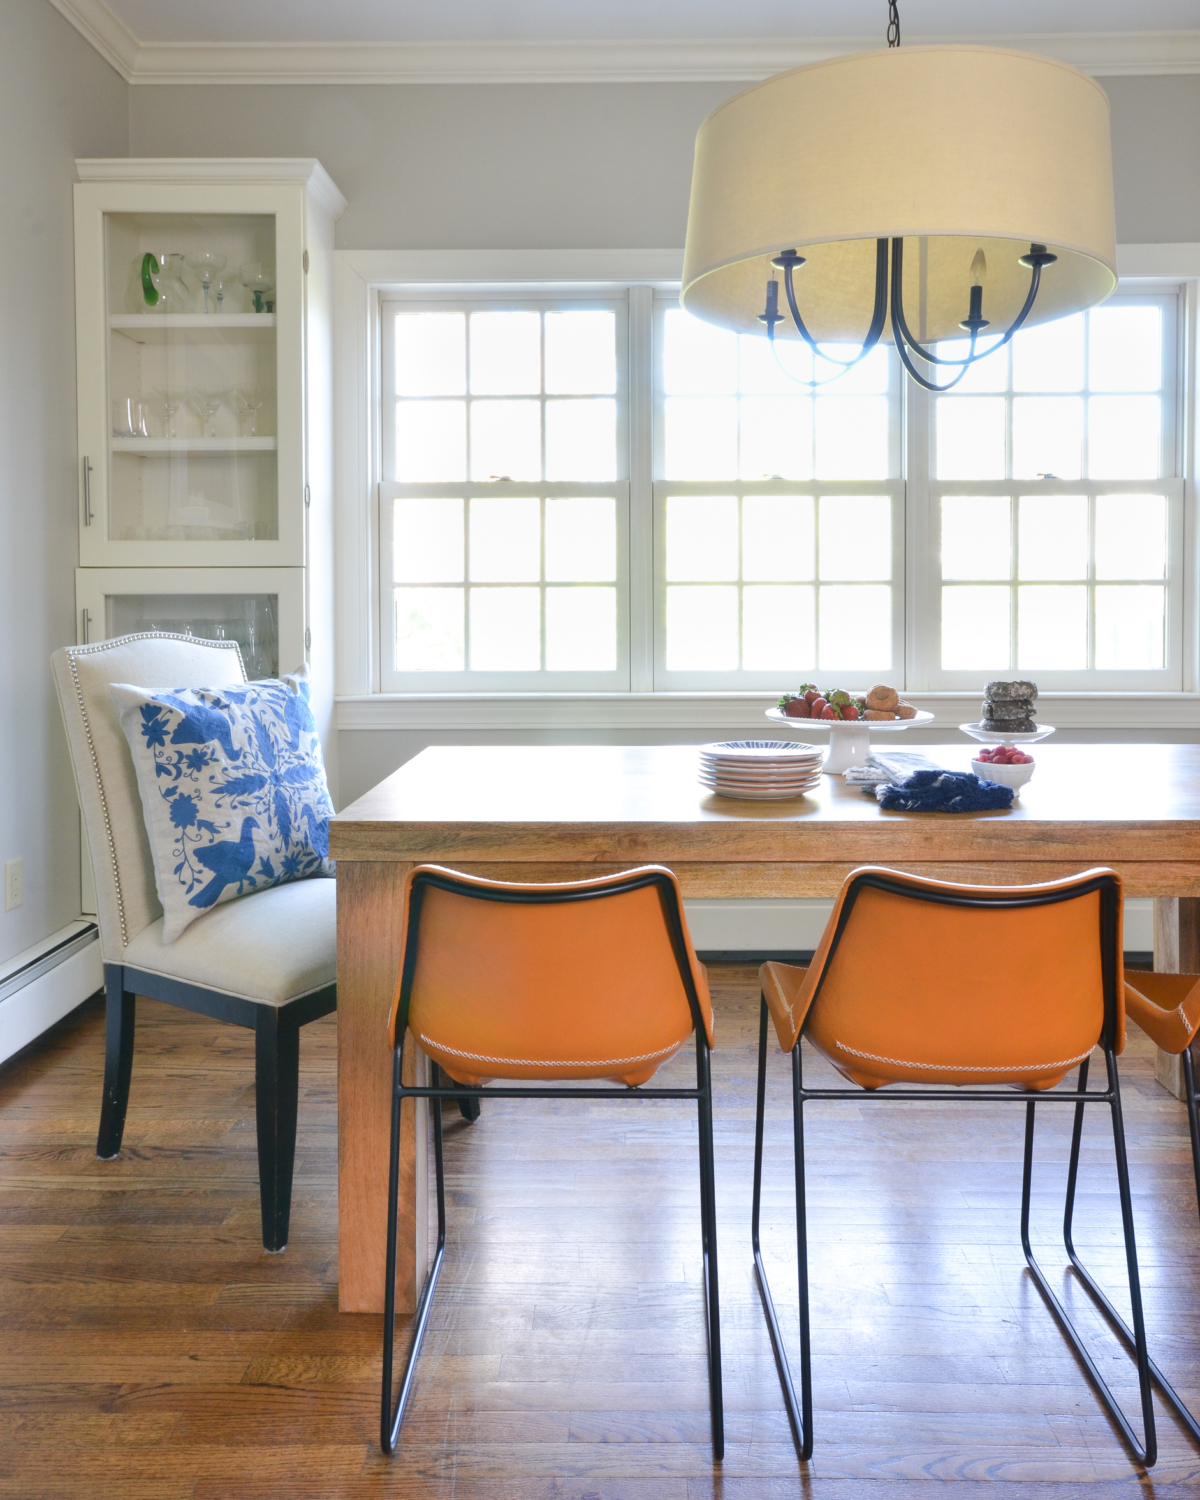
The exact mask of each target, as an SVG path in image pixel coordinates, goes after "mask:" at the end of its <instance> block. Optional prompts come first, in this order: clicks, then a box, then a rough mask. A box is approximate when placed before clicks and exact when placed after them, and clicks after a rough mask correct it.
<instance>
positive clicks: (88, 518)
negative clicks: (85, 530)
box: [83, 454, 92, 526]
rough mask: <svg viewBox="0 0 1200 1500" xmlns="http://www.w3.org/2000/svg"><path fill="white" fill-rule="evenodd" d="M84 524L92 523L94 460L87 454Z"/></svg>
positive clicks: (84, 465) (84, 484)
mask: <svg viewBox="0 0 1200 1500" xmlns="http://www.w3.org/2000/svg"><path fill="white" fill-rule="evenodd" d="M83 524H84V525H85V526H90V525H91V524H92V461H91V459H90V458H88V457H87V455H86V454H85V455H84V459H83Z"/></svg>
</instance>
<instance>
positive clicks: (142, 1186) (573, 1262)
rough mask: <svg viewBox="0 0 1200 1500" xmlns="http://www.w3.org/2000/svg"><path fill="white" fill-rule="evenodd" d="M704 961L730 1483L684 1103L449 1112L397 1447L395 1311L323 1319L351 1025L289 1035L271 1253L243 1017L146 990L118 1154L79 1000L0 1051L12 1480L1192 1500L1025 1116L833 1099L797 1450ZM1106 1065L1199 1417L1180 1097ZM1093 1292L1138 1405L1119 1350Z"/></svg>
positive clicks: (1089, 1140)
mask: <svg viewBox="0 0 1200 1500" xmlns="http://www.w3.org/2000/svg"><path fill="white" fill-rule="evenodd" d="M712 976H713V980H714V990H715V999H716V1008H717V1050H716V1052H715V1053H714V1083H715V1088H716V1134H717V1191H718V1200H719V1210H720V1225H721V1227H720V1235H721V1238H720V1244H719V1249H720V1271H721V1299H722V1333H723V1338H724V1344H725V1400H726V1408H727V1443H728V1446H727V1451H726V1459H725V1462H724V1464H723V1465H722V1466H721V1470H720V1472H719V1473H717V1472H714V1467H713V1464H712V1459H711V1451H710V1448H709V1445H708V1395H707V1388H706V1383H705V1361H704V1331H703V1319H702V1300H701V1292H700V1279H699V1278H700V1256H699V1244H700V1231H699V1210H698V1191H697V1169H696V1148H695V1138H696V1137H695V1115H694V1110H693V1109H692V1108H691V1107H690V1106H688V1105H676V1104H667V1103H649V1102H642V1103H638V1102H635V1101H624V1100H622V1101H620V1102H614V1103H612V1104H609V1103H607V1102H598V1103H593V1104H588V1103H582V1104H579V1105H571V1104H550V1105H545V1106H540V1105H536V1104H525V1103H501V1102H489V1103H486V1104H485V1105H484V1112H483V1117H482V1119H481V1120H480V1121H479V1123H478V1124H477V1125H475V1126H466V1125H463V1124H461V1123H459V1122H457V1120H456V1121H455V1123H454V1124H452V1125H451V1126H450V1128H449V1131H448V1147H447V1162H448V1174H449V1183H450V1204H451V1208H450V1240H451V1246H450V1250H449V1252H448V1258H447V1266H446V1270H445V1272H444V1274H443V1278H442V1286H441V1290H440V1292H439V1301H438V1303H437V1305H436V1307H435V1310H434V1313H433V1323H432V1326H431V1329H430V1332H429V1334H428V1336H427V1340H426V1352H425V1356H424V1358H423V1360H422V1363H421V1366H420V1370H419V1374H418V1387H417V1391H416V1394H415V1397H414V1400H413V1405H412V1408H411V1411H410V1415H409V1416H408V1418H407V1421H406V1423H405V1427H404V1430H403V1433H402V1436H401V1446H400V1449H399V1451H398V1452H397V1453H396V1455H395V1456H394V1457H393V1458H392V1459H390V1460H389V1459H385V1458H384V1457H383V1456H382V1455H381V1453H380V1451H379V1447H378V1400H379V1396H378V1371H379V1357H380V1356H379V1340H380V1320H379V1319H378V1318H377V1317H373V1316H361V1315H339V1313H338V1312H337V1296H336V1276H337V1265H336V1219H335V1215H336V1200H337V1192H336V1159H337V1158H336V1151H337V1143H336V1137H335V1097H334V1081H335V1047H336V1025H337V1022H336V1017H333V1016H331V1017H329V1018H327V1019H326V1020H323V1021H318V1022H316V1023H315V1024H313V1025H311V1026H308V1027H306V1028H305V1030H304V1032H303V1035H302V1038H301V1102H300V1138H299V1143H298V1148H297V1157H296V1186H295V1200H294V1206H293V1210H292V1229H291V1243H290V1244H289V1246H288V1249H287V1251H286V1253H285V1254H283V1255H281V1256H269V1255H266V1254H264V1253H263V1251H262V1248H261V1245H260V1243H259V1221H258V1198H257V1194H258V1187H257V1174H256V1165H255V1136H254V1094H253V1060H254V1039H253V1036H252V1034H251V1033H249V1032H245V1031H240V1030H238V1029H236V1028H233V1027H226V1026H219V1025H217V1024H216V1023H213V1022H209V1021H207V1020H205V1019H203V1018H202V1017H198V1016H193V1015H189V1014H186V1013H184V1012H181V1011H174V1010H170V1009H169V1008H168V1007H166V1006H162V1005H157V1004H155V1003H153V1002H149V1001H142V1002H139V1015H138V1036H137V1051H136V1055H135V1062H134V1073H133V1088H132V1094H131V1100H130V1107H129V1117H128V1125H127V1129H126V1135H125V1145H124V1149H123V1151H122V1154H121V1157H120V1159H119V1160H118V1161H115V1162H99V1161H97V1160H96V1158H95V1156H94V1145H95V1132H96V1122H97V1118H98V1112H99V1101H100V1080H101V1070H102V1061H103V1011H102V1007H101V1006H100V1005H99V1004H98V1003H96V1002H93V1003H90V1004H89V1005H88V1006H86V1007H85V1008H84V1009H83V1010H81V1011H80V1012H77V1013H76V1014H75V1015H74V1016H72V1017H70V1018H68V1020H67V1021H65V1022H64V1023H62V1024H61V1025H60V1026H59V1027H57V1028H56V1029H55V1030H54V1031H53V1032H52V1033H50V1034H49V1035H48V1036H47V1037H45V1038H43V1039H42V1041H41V1042H40V1043H38V1044H37V1045H35V1047H33V1048H32V1049H30V1050H29V1051H27V1052H26V1053H24V1054H23V1055H22V1056H20V1057H19V1058H17V1059H15V1060H14V1061H13V1062H12V1063H11V1064H10V1065H8V1066H7V1067H6V1068H5V1069H3V1070H0V1495H2V1496H5V1497H8V1496H14V1497H20V1500H39V1497H54V1500H59V1497H62V1500H91V1497H92V1496H97V1497H99V1496H106V1497H114V1500H150V1497H154V1500H159V1497H163V1500H185V1497H186V1500H217V1497H222V1500H227V1497H237V1500H259V1497H261V1500H267V1497H271V1500H283V1497H288V1500H293V1497H321V1500H326V1497H341V1496H346V1497H354V1500H358V1497H368V1496H385V1495H386V1496H397V1497H406V1500H416V1497H420V1500H443V1497H446V1500H448V1497H454V1500H781V1497H785V1496H786V1497H789V1500H791V1497H800V1496H803V1497H815V1500H851V1497H858V1496H866V1497H876V1496H878V1497H880V1500H891V1497H893V1496H895V1497H900V1500H903V1497H908V1496H911V1497H913V1500H924V1497H926V1496H930V1497H932V1496H937V1497H938V1500H943V1497H944V1500H961V1497H965V1496H967V1495H968V1494H970V1495H972V1496H975V1495H978V1493H979V1486H980V1484H981V1483H986V1482H989V1481H990V1482H992V1483H994V1484H996V1485H998V1486H1001V1487H1002V1488H1003V1489H1004V1492H1005V1494H1006V1496H1011V1497H1013V1500H1035V1497H1037V1500H1045V1497H1048V1496H1053V1497H1055V1500H1065V1497H1067V1496H1076V1495H1081V1494H1086V1495H1087V1496H1089V1497H1095V1500H1118V1497H1119V1500H1126V1497H1131V1496H1133V1495H1144V1496H1147V1497H1157V1500H1176V1497H1182V1496H1184V1495H1187V1496H1188V1497H1189V1500H1190V1497H1193V1496H1194V1495H1195V1494H1196V1492H1197V1488H1196V1487H1197V1485H1200V1454H1197V1452H1196V1450H1195V1449H1194V1447H1193V1446H1192V1444H1191V1443H1190V1442H1189V1441H1188V1439H1187V1438H1186V1436H1185V1435H1184V1434H1183V1433H1182V1432H1181V1430H1180V1429H1179V1428H1178V1426H1177V1425H1176V1424H1175V1423H1174V1422H1173V1421H1172V1419H1171V1418H1170V1417H1169V1415H1167V1414H1166V1412H1165V1411H1163V1409H1162V1408H1161V1407H1160V1408H1159V1413H1160V1427H1159V1433H1160V1447H1161V1453H1162V1456H1161V1459H1160V1462H1159V1465H1158V1467H1157V1468H1156V1469H1155V1470H1154V1471H1153V1479H1152V1482H1151V1481H1147V1480H1139V1478H1138V1476H1137V1474H1136V1472H1135V1471H1134V1469H1133V1468H1132V1466H1131V1464H1130V1462H1129V1460H1128V1458H1127V1457H1126V1455H1125V1452H1124V1450H1123V1448H1122V1447H1121V1445H1120V1442H1119V1440H1118V1438H1117V1436H1116V1434H1115V1432H1114V1430H1113V1428H1112V1426H1111V1424H1110V1423H1109V1421H1108V1419H1107V1418H1106V1417H1105V1415H1104V1414H1103V1413H1102V1411H1101V1408H1100V1407H1099V1405H1098V1404H1097V1402H1096V1399H1095V1397H1094V1396H1093V1394H1092V1391H1091V1389H1090V1387H1089V1386H1088V1384H1087V1382H1086V1380H1085V1379H1084V1377H1083V1375H1082V1373H1081V1371H1080V1369H1079V1366H1078V1365H1077V1363H1076V1361H1075V1359H1074V1358H1073V1357H1072V1355H1071V1354H1070V1352H1069V1350H1068V1347H1067V1345H1066V1344H1065V1343H1064V1341H1063V1339H1062V1336H1061V1334H1060V1333H1059V1330H1058V1328H1057V1325H1056V1324H1055V1322H1054V1320H1053V1318H1052V1316H1051V1315H1050V1313H1049V1311H1048V1310H1047V1309H1046V1307H1045V1305H1044V1303H1043V1302H1042V1299H1041V1297H1040V1296H1039V1294H1038V1292H1037V1290H1036V1288H1035V1287H1034V1286H1033V1284H1032V1282H1031V1280H1030V1278H1029V1276H1028V1275H1027V1274H1026V1273H1025V1271H1024V1269H1023V1265H1024V1262H1023V1258H1022V1256H1021V1251H1020V1245H1019V1241H1018V1237H1017V1210H1018V1194H1019V1181H1020V1150H1021V1129H1022V1112H1021V1110H1020V1109H1019V1108H1018V1107H1004V1106H992V1107H987V1108H977V1109H969V1110H968V1109H966V1108H958V1109H955V1108H953V1107H947V1106H938V1105H930V1106H927V1107H926V1106H920V1107H912V1106H899V1105H896V1106H892V1107H888V1106H886V1105H882V1104H871V1105H868V1106H865V1107H860V1106H859V1105H857V1104H846V1105H842V1104H838V1105H824V1106H819V1107H817V1108H814V1109H813V1111H812V1114H811V1117H810V1125H809V1201H810V1224H811V1242H810V1245H811V1248H810V1254H811V1267H812V1272H811V1274H812V1287H813V1330H814V1331H813V1343H814V1365H815V1378H816V1403H817V1411H816V1424H815V1425H816V1452H815V1456H814V1458H813V1461H812V1463H811V1464H810V1465H808V1466H807V1468H805V1469H802V1468H801V1467H800V1466H799V1465H798V1463H797V1460H796V1456H795V1450H794V1448H793V1446H792V1441H791V1436H790V1433H789V1431H788V1426H787V1421H786V1417H785V1415H784V1410H783V1404H782V1399H781V1396H780V1392H779V1385H778V1381H777V1378H776V1374H775V1367H774V1363H773V1360H772V1356H771V1349H770V1344H769V1341H768V1338H767V1333H766V1328H765V1325H764V1323H763V1319H762V1314H761V1311H760V1307H759V1303H758V1299H757V1295H756V1293H755V1290H754V1286H753V1280H752V1276H751V1272H750V1252H749V1195H750V1165H751V1152H752V1138H753V1083H752V1080H753V1070H754V1056H755V1044H756V1038H757V1007H758V994H757V987H756V985H755V982H754V973H753V970H752V969H750V968H741V967H736V966H732V965H728V966H720V967H714V969H713V971H712ZM691 1066H692V1063H691V1055H690V1054H685V1055H684V1056H683V1057H681V1058H679V1059H676V1060H675V1062H674V1063H672V1064H671V1067H670V1070H669V1071H670V1073H671V1075H672V1076H674V1077H675V1078H677V1079H679V1080H680V1081H683V1080H684V1079H686V1077H687V1074H688V1073H689V1071H690V1069H691ZM819 1067H820V1065H819V1064H818V1063H817V1062H816V1060H815V1059H814V1061H813V1064H812V1076H813V1077H815V1076H816V1074H817V1072H818V1071H819ZM1121 1071H1122V1083H1123V1089H1124V1096H1125V1105H1126V1121H1127V1128H1128V1132H1129V1140H1130V1154H1131V1160H1132V1170H1133V1174H1134V1190H1135V1199H1136V1214H1137V1225H1138V1233H1139V1248H1140V1252H1141V1262H1142V1268H1143V1275H1144V1283H1145V1289H1146V1300H1147V1312H1148V1319H1149V1326H1150V1331H1151V1339H1152V1353H1154V1354H1155V1355H1156V1357H1157V1358H1158V1359H1159V1361H1160V1363H1161V1364H1163V1365H1164V1367H1166V1369H1167V1370H1168V1371H1169V1372H1170V1373H1171V1374H1172V1375H1173V1376H1175V1377H1176V1381H1177V1387H1178V1389H1179V1390H1180V1391H1181V1393H1182V1394H1183V1395H1184V1396H1185V1399H1188V1400H1190V1401H1191V1402H1192V1403H1193V1405H1194V1406H1195V1407H1196V1409H1197V1410H1200V1224H1198V1222H1197V1212H1196V1201H1195V1194H1194V1191H1193V1187H1192V1182H1191V1163H1190V1152H1189V1147H1188V1140H1187V1128H1186V1119H1185V1115H1184V1110H1183V1106H1182V1105H1181V1104H1179V1103H1177V1102H1176V1101H1175V1100H1174V1099H1173V1098H1171V1097H1170V1096H1169V1095H1168V1094H1167V1093H1165V1092H1164V1091H1163V1090H1162V1089H1161V1088H1159V1087H1158V1085H1157V1084H1156V1083H1155V1082H1154V1077H1153V1057H1152V1049H1151V1048H1150V1046H1149V1044H1148V1042H1147V1041H1146V1040H1145V1038H1143V1037H1142V1036H1141V1035H1140V1034H1139V1033H1136V1032H1135V1033H1133V1035H1132V1036H1131V1040H1130V1045H1129V1047H1128V1049H1127V1051H1126V1054H1125V1056H1124V1058H1123V1059H1122V1069H1121ZM667 1072H668V1070H664V1071H663V1072H662V1073H660V1074H659V1075H658V1079H657V1080H656V1081H662V1082H666V1081H667ZM770 1078H771V1082H770V1106H769V1109H770V1112H769V1120H768V1132H769V1137H768V1142H769V1150H770V1152H771V1161H770V1165H769V1168H768V1177H767V1185H766V1198H765V1209H764V1224H765V1229H764V1239H765V1244H766V1246H767V1250H768V1256H769V1260H770V1263H771V1265H772V1267H773V1284H774V1287H775V1291H776V1296H777V1298H778V1301H779V1303H780V1309H781V1314H782V1315H783V1316H784V1318H785V1329H786V1330H788V1331H790V1332H792V1333H794V1327H795V1321H794V1320H795V1298H796V1294H795V1284H794V1273H795V1240H794V1235H793V1229H792V1225H793V1219H792V1207H791V1196H790V1192H789V1182H790V1172H791V1164H790V1153H789V1149H788V1146H789V1141H790V1116H789V1106H788V1094H787V1078H788V1074H787V1065H786V1064H785V1062H784V1061H783V1059H782V1058H780V1057H779V1055H778V1053H775V1054H774V1056H773V1059H772V1068H771V1075H770ZM1041 1113H1042V1114H1043V1115H1045V1116H1046V1117H1047V1118H1046V1119H1045V1121H1044V1123H1043V1124H1042V1125H1041V1139H1042V1141H1043V1149H1042V1150H1041V1152H1040V1156H1039V1164H1040V1169H1039V1172H1038V1175H1037V1177H1036V1179H1035V1189H1036V1195H1037V1197H1036V1221H1037V1229H1036V1237H1037V1241H1038V1243H1039V1245H1040V1247H1041V1251H1042V1254H1043V1257H1044V1258H1043V1264H1045V1265H1046V1266H1047V1267H1048V1268H1050V1267H1053V1268H1054V1270H1055V1272H1056V1273H1057V1272H1058V1270H1059V1268H1060V1267H1061V1265H1062V1262H1063V1257H1062V1254H1061V1245H1060V1243H1059V1245H1058V1246H1057V1248H1056V1229H1057V1224H1058V1222H1059V1219H1060V1217H1061V1193H1062V1184H1063V1179H1064V1176H1065V1167H1064V1163H1065V1159H1066V1144H1067V1136H1066V1131H1067V1123H1068V1113H1069V1112H1068V1111H1067V1110H1065V1109H1063V1110H1057V1111H1052V1110H1049V1109H1045V1110H1043V1111H1042V1112H1041ZM1092 1113H1093V1116H1094V1117H1093V1119H1092V1120H1091V1122H1090V1125H1089V1127H1088V1130H1087V1134H1086V1137H1085V1141H1086V1145H1085V1152H1084V1166H1083V1172H1082V1198H1081V1203H1080V1210H1079V1217H1078V1221H1077V1222H1078V1229H1077V1238H1078V1241H1079V1243H1080V1245H1081V1247H1082V1248H1083V1250H1084V1252H1085V1254H1086V1255H1087V1256H1089V1257H1090V1260H1091V1262H1092V1264H1093V1267H1094V1268H1095V1269H1096V1270H1097V1272H1098V1273H1099V1274H1101V1279H1102V1280H1103V1281H1105V1282H1106V1283H1107V1284H1108V1285H1109V1286H1110V1287H1112V1288H1113V1289H1114V1290H1116V1291H1117V1292H1118V1295H1117V1301H1118V1303H1119V1304H1120V1302H1121V1301H1122V1300H1123V1299H1122V1298H1121V1297H1120V1295H1119V1288H1120V1286H1121V1251H1120V1227H1119V1220H1118V1217H1117V1205H1116V1194H1115V1184H1114V1179H1113V1172H1112V1147H1111V1136H1110V1135H1107V1134H1106V1132H1107V1125H1106V1122H1105V1118H1104V1117H1103V1116H1102V1114H1101V1111H1100V1110H1099V1109H1097V1110H1096V1111H1094V1112H1092ZM1062 1280H1063V1284H1064V1286H1065V1287H1066V1288H1067V1292H1068V1294H1069V1293H1070V1282H1069V1281H1068V1280H1067V1278H1065V1277H1063V1278H1062ZM1070 1301H1071V1305H1072V1306H1073V1308H1074V1309H1075V1310H1076V1311H1077V1312H1078V1314H1079V1319H1080V1322H1081V1324H1082V1325H1083V1326H1084V1327H1085V1328H1086V1329H1088V1330H1089V1332H1091V1333H1092V1334H1093V1335H1094V1336H1095V1339H1096V1347H1097V1348H1098V1350H1099V1351H1100V1356H1101V1360H1102V1363H1103V1366H1104V1368H1105V1369H1106V1370H1107V1371H1110V1372H1111V1379H1112V1382H1113V1384H1114V1385H1115V1386H1116V1387H1117V1388H1118V1390H1119V1391H1120V1393H1121V1394H1122V1395H1123V1396H1124V1397H1126V1398H1128V1399H1129V1401H1130V1402H1131V1404H1133V1403H1134V1401H1135V1395H1136V1388H1135V1385H1134V1383H1133V1380H1132V1378H1131V1370H1132V1367H1131V1365H1130V1363H1129V1361H1128V1360H1127V1359H1126V1358H1125V1357H1124V1355H1123V1354H1121V1353H1120V1351H1119V1349H1118V1348H1117V1346H1116V1345H1115V1344H1114V1342H1113V1340H1112V1339H1111V1338H1109V1337H1107V1336H1106V1335H1105V1333H1104V1331H1103V1329H1102V1327H1100V1326H1098V1320H1097V1319H1096V1318H1095V1317H1094V1316H1093V1315H1092V1314H1091V1313H1090V1309H1089V1307H1088V1304H1087V1303H1086V1300H1084V1299H1082V1298H1081V1297H1079V1296H1071V1298H1070Z"/></svg>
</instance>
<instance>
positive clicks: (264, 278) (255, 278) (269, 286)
mask: <svg viewBox="0 0 1200 1500" xmlns="http://www.w3.org/2000/svg"><path fill="white" fill-rule="evenodd" d="M238 277H239V279H240V280H241V283H242V285H243V286H244V287H245V288H246V290H247V291H248V292H249V293H250V297H251V299H252V301H253V304H254V311H255V312H256V313H260V312H274V310H275V283H274V282H273V281H272V280H271V278H270V276H269V275H268V274H267V272H266V271H264V270H263V268H262V265H261V263H260V262H259V261H251V262H250V263H249V264H248V265H244V266H243V267H242V268H241V270H240V271H239V272H238ZM268 299H270V300H269V304H268Z"/></svg>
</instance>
